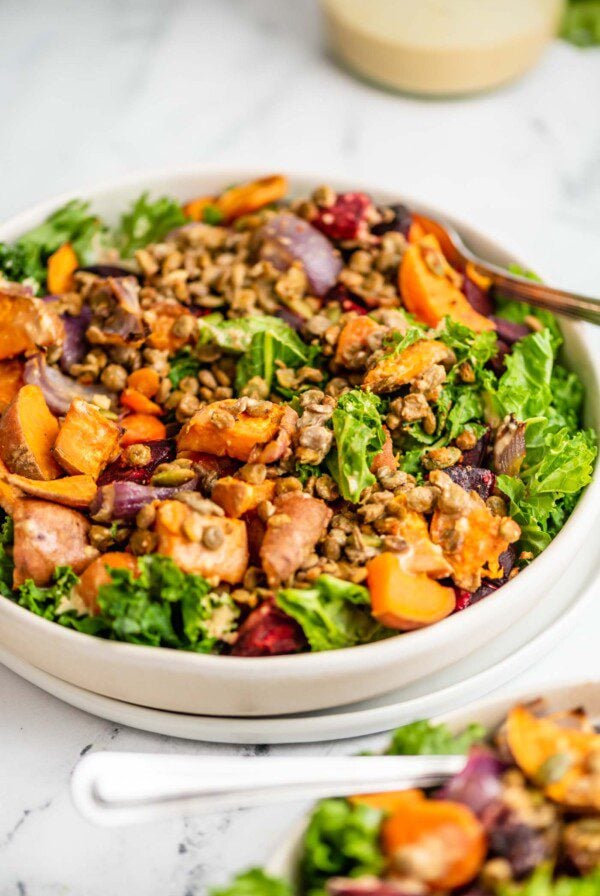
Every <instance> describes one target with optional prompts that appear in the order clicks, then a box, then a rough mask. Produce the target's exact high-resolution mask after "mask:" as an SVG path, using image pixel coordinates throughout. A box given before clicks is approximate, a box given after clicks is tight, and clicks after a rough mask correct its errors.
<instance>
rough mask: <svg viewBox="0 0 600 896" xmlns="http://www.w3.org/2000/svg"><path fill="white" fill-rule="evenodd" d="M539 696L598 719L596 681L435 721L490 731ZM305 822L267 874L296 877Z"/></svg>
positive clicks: (487, 703)
mask: <svg viewBox="0 0 600 896" xmlns="http://www.w3.org/2000/svg"><path fill="white" fill-rule="evenodd" d="M538 697H543V698H544V699H545V701H546V703H547V706H548V708H549V709H551V710H555V711H561V710H569V709H574V708H576V707H578V706H583V707H584V708H585V709H586V710H587V712H588V714H589V716H590V718H591V719H592V721H593V722H595V723H596V724H598V723H599V722H600V685H598V683H597V682H596V683H594V682H585V683H581V684H561V685H556V686H555V687H553V688H551V689H550V690H549V691H545V692H544V693H541V692H540V689H539V688H538V689H537V690H530V691H527V692H523V691H515V693H513V694H512V695H511V696H510V697H507V696H504V697H501V698H498V697H488V698H487V699H485V700H481V701H479V702H478V703H474V704H471V705H470V706H468V707H466V708H464V709H460V710H455V711H454V712H448V713H445V714H444V715H440V716H438V717H436V718H435V721H436V722H445V724H446V725H448V726H449V727H450V728H451V729H452V731H455V732H458V731H461V730H463V729H464V728H465V726H466V725H468V724H470V723H471V722H480V723H481V724H482V725H484V726H485V727H486V728H487V729H488V730H490V731H493V730H494V728H496V727H497V726H498V725H500V724H501V722H502V721H503V719H505V718H506V714H507V713H508V712H509V710H510V709H511V707H512V706H514V705H515V704H516V703H526V702H528V701H530V700H536V699H537V698H538ZM382 747H385V744H384V743H382ZM307 822H308V817H307V816H305V817H304V818H303V819H302V820H301V821H299V822H296V824H295V825H294V826H293V827H292V829H291V830H290V831H289V832H288V834H287V836H286V837H285V839H284V840H283V841H282V842H281V843H280V845H279V846H278V847H277V848H276V850H275V852H274V853H273V855H272V856H271V858H270V859H269V860H268V862H267V872H268V873H269V874H272V875H273V876H274V877H281V878H284V879H285V880H289V881H294V880H295V879H296V878H297V867H298V861H299V859H300V852H301V846H302V837H303V834H304V831H305V830H306V825H307Z"/></svg>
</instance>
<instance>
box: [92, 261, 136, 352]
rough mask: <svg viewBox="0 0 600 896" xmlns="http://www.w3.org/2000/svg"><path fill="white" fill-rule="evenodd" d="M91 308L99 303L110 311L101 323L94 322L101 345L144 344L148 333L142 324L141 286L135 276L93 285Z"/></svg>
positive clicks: (105, 314)
mask: <svg viewBox="0 0 600 896" xmlns="http://www.w3.org/2000/svg"><path fill="white" fill-rule="evenodd" d="M89 301H90V304H95V303H98V304H100V305H102V306H104V307H105V308H106V311H105V313H103V315H102V316H101V318H100V319H94V320H93V323H94V324H95V325H96V326H95V327H94V329H95V330H96V334H95V336H94V339H93V341H94V342H95V343H97V344H98V345H106V344H108V345H131V344H134V345H135V344H138V345H139V344H140V343H141V342H142V341H143V339H144V337H145V335H146V334H147V332H148V327H147V326H146V325H145V324H144V321H143V320H142V309H141V307H140V284H139V283H138V281H137V279H136V278H135V277H133V276H132V275H128V276H126V277H108V278H107V279H106V280H97V281H95V282H94V283H93V284H92V287H91V289H90V295H89Z"/></svg>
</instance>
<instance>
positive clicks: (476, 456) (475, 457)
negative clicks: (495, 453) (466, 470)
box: [460, 429, 491, 467]
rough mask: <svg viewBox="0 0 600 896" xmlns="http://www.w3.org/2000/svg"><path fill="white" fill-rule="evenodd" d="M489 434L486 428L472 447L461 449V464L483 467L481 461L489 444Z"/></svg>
mask: <svg viewBox="0 0 600 896" xmlns="http://www.w3.org/2000/svg"><path fill="white" fill-rule="evenodd" d="M490 435H491V433H490V430H489V429H487V430H486V431H485V432H484V434H483V435H482V436H481V438H480V439H478V440H477V443H476V444H475V445H474V446H473V448H468V449H467V450H466V451H463V453H462V459H461V461H460V463H461V466H463V467H483V465H484V464H483V461H484V459H485V456H486V454H487V450H488V446H489V444H490Z"/></svg>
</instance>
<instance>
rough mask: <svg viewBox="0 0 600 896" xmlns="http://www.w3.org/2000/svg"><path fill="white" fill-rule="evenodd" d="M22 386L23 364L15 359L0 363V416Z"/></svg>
mask: <svg viewBox="0 0 600 896" xmlns="http://www.w3.org/2000/svg"><path fill="white" fill-rule="evenodd" d="M22 385H23V362H22V361H17V359H16V358H13V359H11V360H7V361H0V414H1V413H2V412H3V411H5V410H6V408H7V407H8V406H9V404H10V403H11V401H12V400H13V399H14V398H15V397H16V395H17V392H18V391H19V389H20V388H21V386H22Z"/></svg>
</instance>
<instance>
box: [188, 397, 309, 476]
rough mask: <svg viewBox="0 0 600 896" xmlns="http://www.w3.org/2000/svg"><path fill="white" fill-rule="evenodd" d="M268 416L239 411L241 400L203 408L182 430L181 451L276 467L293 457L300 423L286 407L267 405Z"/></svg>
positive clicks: (231, 399)
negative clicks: (276, 463) (291, 449)
mask: <svg viewBox="0 0 600 896" xmlns="http://www.w3.org/2000/svg"><path fill="white" fill-rule="evenodd" d="M263 404H264V406H265V409H266V413H265V414H264V416H252V415H251V414H249V413H247V412H246V411H244V410H239V407H240V405H239V400H236V399H234V398H226V399H224V400H223V401H214V402H212V403H211V404H209V405H206V406H205V407H203V408H201V409H200V410H199V411H198V412H197V413H196V414H194V416H193V417H192V418H191V420H189V421H188V423H186V424H185V426H184V427H183V428H182V430H181V432H180V434H179V437H178V439H177V451H178V453H181V452H183V451H204V452H206V453H207V454H216V455H217V456H218V457H223V456H227V457H233V458H236V459H237V460H242V461H250V462H252V463H267V464H268V463H273V462H275V461H276V460H279V459H280V458H285V457H287V456H288V455H289V452H290V444H291V438H292V434H293V432H294V428H295V425H296V421H297V419H298V415H297V414H296V412H295V411H294V410H293V409H292V408H290V407H287V406H285V405H279V404H273V403H272V402H263Z"/></svg>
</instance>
